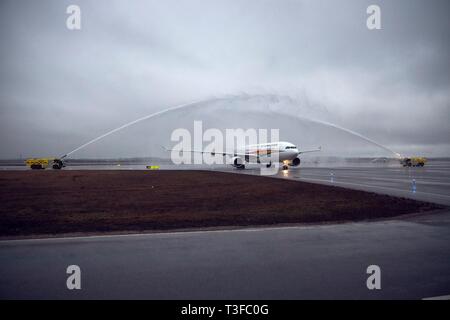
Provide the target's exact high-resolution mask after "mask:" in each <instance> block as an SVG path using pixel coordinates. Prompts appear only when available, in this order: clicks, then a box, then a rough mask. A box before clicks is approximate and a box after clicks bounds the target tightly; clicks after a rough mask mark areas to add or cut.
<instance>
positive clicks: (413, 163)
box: [400, 157, 427, 167]
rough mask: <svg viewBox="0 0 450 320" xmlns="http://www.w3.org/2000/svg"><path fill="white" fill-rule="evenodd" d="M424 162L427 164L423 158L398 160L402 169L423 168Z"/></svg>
mask: <svg viewBox="0 0 450 320" xmlns="http://www.w3.org/2000/svg"><path fill="white" fill-rule="evenodd" d="M426 162H427V159H425V158H423V157H411V158H402V159H401V160H400V163H401V164H402V165H403V166H404V167H423V166H424V165H425V163H426Z"/></svg>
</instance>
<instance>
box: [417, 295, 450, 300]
mask: <svg viewBox="0 0 450 320" xmlns="http://www.w3.org/2000/svg"><path fill="white" fill-rule="evenodd" d="M422 300H450V294H449V295H446V296H437V297H429V298H423V299H422Z"/></svg>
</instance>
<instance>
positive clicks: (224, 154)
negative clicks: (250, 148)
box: [163, 147, 256, 157]
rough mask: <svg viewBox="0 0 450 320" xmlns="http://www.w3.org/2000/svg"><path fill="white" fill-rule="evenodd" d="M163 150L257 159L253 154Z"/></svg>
mask: <svg viewBox="0 0 450 320" xmlns="http://www.w3.org/2000/svg"><path fill="white" fill-rule="evenodd" d="M163 149H164V150H166V151H181V152H192V153H202V154H205V153H207V154H210V155H212V156H215V155H216V154H221V155H222V156H224V157H225V156H232V157H234V156H239V157H245V156H250V157H252V156H255V157H256V155H254V154H251V153H239V152H225V151H212V152H210V151H203V150H185V149H183V150H175V149H168V148H166V147H163Z"/></svg>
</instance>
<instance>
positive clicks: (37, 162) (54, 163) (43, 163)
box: [25, 158, 65, 170]
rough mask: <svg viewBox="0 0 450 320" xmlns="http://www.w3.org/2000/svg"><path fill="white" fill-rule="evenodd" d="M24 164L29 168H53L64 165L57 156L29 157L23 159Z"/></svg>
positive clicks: (56, 168) (60, 167)
mask: <svg viewBox="0 0 450 320" xmlns="http://www.w3.org/2000/svg"><path fill="white" fill-rule="evenodd" d="M25 164H26V165H27V166H28V167H30V168H31V169H45V168H48V167H49V166H51V167H52V168H53V169H55V170H59V169H62V168H63V167H65V164H64V162H63V161H62V160H61V159H57V158H31V159H27V160H25Z"/></svg>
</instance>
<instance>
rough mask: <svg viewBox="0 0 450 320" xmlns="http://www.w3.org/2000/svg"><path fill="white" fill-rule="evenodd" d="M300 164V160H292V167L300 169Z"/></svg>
mask: <svg viewBox="0 0 450 320" xmlns="http://www.w3.org/2000/svg"><path fill="white" fill-rule="evenodd" d="M300 162H301V161H300V158H295V159H294V160H292V162H291V166H293V167H298V166H299V165H300Z"/></svg>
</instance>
